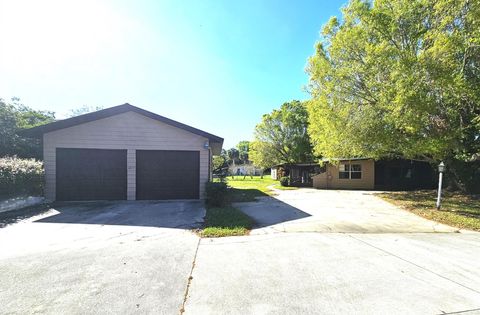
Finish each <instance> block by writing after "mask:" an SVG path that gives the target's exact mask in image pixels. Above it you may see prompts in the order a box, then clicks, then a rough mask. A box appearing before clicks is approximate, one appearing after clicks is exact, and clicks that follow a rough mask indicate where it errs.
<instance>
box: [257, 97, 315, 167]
mask: <svg viewBox="0 0 480 315" xmlns="http://www.w3.org/2000/svg"><path fill="white" fill-rule="evenodd" d="M307 127H308V113H307V109H306V108H305V105H304V104H303V103H301V102H299V101H291V102H289V103H284V104H283V105H282V106H281V107H280V109H276V110H273V111H272V112H271V113H270V114H265V115H263V117H262V121H261V122H260V123H259V124H258V125H257V126H256V127H255V141H253V142H252V143H251V144H250V159H251V160H252V162H253V163H254V164H255V165H257V166H260V167H264V168H267V167H271V166H273V165H276V164H280V163H299V162H308V161H311V160H312V159H313V156H312V147H311V144H310V138H309V136H308V134H307Z"/></svg>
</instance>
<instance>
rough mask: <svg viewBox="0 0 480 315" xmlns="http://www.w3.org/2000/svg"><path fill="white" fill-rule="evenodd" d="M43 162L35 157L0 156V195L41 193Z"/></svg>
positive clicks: (3, 196) (39, 194)
mask: <svg viewBox="0 0 480 315" xmlns="http://www.w3.org/2000/svg"><path fill="white" fill-rule="evenodd" d="M43 178H44V171H43V163H42V162H40V161H37V160H35V159H21V158H17V157H15V156H14V157H3V158H0V197H1V198H11V197H19V196H41V195H43V182H44V181H43Z"/></svg>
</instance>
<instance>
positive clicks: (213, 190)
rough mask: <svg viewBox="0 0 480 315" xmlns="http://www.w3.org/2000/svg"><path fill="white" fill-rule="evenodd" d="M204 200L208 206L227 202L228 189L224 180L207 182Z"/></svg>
mask: <svg viewBox="0 0 480 315" xmlns="http://www.w3.org/2000/svg"><path fill="white" fill-rule="evenodd" d="M205 197H206V198H205V202H206V203H207V205H208V206H210V207H222V206H224V205H226V204H227V203H228V189H227V184H226V183H224V182H207V184H206V187H205Z"/></svg>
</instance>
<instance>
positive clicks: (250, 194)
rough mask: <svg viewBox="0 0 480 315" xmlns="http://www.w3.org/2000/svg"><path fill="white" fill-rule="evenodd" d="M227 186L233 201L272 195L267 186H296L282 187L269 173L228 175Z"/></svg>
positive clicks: (272, 192) (280, 187) (282, 188)
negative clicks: (261, 175) (263, 174)
mask: <svg viewBox="0 0 480 315" xmlns="http://www.w3.org/2000/svg"><path fill="white" fill-rule="evenodd" d="M226 180H227V184H228V186H230V187H231V189H230V194H231V199H232V201H233V202H247V201H255V198H256V197H262V196H269V195H274V194H275V192H274V191H273V190H271V189H270V188H269V186H274V187H275V188H276V189H281V190H293V189H297V187H283V186H281V185H280V182H279V181H277V180H274V179H272V178H271V177H270V175H265V176H264V177H263V178H261V177H260V176H252V177H250V176H247V177H245V178H244V176H233V177H232V176H229V177H227V178H226Z"/></svg>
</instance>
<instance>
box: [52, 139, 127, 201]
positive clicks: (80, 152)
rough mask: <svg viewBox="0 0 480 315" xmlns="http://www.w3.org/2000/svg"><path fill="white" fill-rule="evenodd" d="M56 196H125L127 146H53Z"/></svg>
mask: <svg viewBox="0 0 480 315" xmlns="http://www.w3.org/2000/svg"><path fill="white" fill-rule="evenodd" d="M56 160H57V162H56V165H57V167H56V174H57V175H56V178H57V183H56V198H57V200H125V199H127V150H97V149H63V148H62V149H60V148H59V149H57V158H56Z"/></svg>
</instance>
